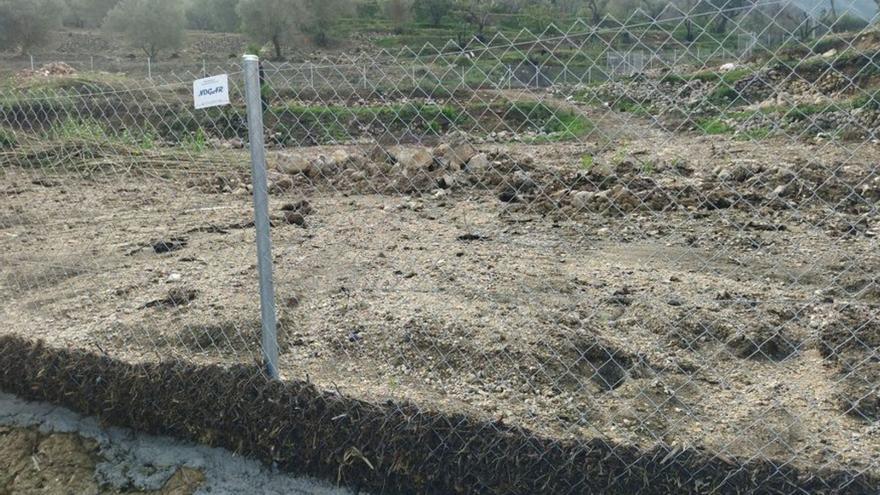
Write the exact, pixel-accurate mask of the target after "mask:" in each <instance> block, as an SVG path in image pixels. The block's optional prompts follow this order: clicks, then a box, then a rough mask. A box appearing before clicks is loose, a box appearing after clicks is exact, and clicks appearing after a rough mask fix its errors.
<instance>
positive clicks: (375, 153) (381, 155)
mask: <svg viewBox="0 0 880 495" xmlns="http://www.w3.org/2000/svg"><path fill="white" fill-rule="evenodd" d="M368 158H369V159H370V161H373V162H375V163H384V164H388V165H391V164H393V163H394V162H395V161H396V160H395V158H394V155H393V154H392V153H390V152H389V151H388V150H387V149H385V148H384V147H382V146H381V145H378V144H377V145H376V146H373V148H372V149H371V150H370V153H369V155H368Z"/></svg>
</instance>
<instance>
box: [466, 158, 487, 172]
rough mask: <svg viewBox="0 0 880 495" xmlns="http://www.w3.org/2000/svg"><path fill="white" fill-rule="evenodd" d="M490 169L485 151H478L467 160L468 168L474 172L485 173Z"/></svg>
mask: <svg viewBox="0 0 880 495" xmlns="http://www.w3.org/2000/svg"><path fill="white" fill-rule="evenodd" d="M488 169H489V158H488V157H487V156H486V154H485V153H478V154H476V155H474V156H472V157H471V159H470V160H468V162H467V167H466V170H467V171H468V172H470V173H472V174H478V175H481V174H484V173H486V171H487V170H488Z"/></svg>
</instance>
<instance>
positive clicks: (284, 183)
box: [268, 172, 293, 194]
mask: <svg viewBox="0 0 880 495" xmlns="http://www.w3.org/2000/svg"><path fill="white" fill-rule="evenodd" d="M268 179H269V192H270V193H273V194H277V193H282V192H285V191H289V190H290V189H292V188H293V179H291V178H290V177H289V176H286V175H283V174H280V173H278V172H269V174H268Z"/></svg>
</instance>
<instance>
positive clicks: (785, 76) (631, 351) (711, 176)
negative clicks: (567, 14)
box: [0, 51, 880, 474]
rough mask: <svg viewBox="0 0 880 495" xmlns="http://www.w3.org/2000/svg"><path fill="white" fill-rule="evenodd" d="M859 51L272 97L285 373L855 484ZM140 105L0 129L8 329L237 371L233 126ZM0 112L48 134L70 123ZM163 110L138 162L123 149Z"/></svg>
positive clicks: (253, 310)
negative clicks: (409, 89) (414, 91)
mask: <svg viewBox="0 0 880 495" xmlns="http://www.w3.org/2000/svg"><path fill="white" fill-rule="evenodd" d="M865 57H867V55H866V54H865V53H862V52H858V53H843V52H841V51H838V52H836V53H832V52H828V53H826V54H823V55H820V56H817V58H813V59H810V60H806V61H805V62H804V63H803V64H800V65H799V66H798V67H797V68H796V69H792V68H789V69H788V70H786V69H785V67H784V66H781V65H768V66H766V67H762V66H757V65H743V66H735V67H728V68H726V69H724V70H723V71H721V70H719V71H711V72H710V73H688V74H684V75H682V74H674V73H659V74H646V75H640V76H637V77H634V78H631V79H627V80H621V81H617V82H611V83H606V84H603V85H601V86H596V87H578V88H568V89H566V90H563V89H560V88H555V89H553V88H551V89H549V90H545V89H540V90H530V89H515V88H514V89H509V90H497V89H495V90H492V89H482V90H479V91H474V92H468V93H467V94H464V95H459V94H455V93H454V92H450V93H449V94H447V95H446V96H445V98H444V99H438V101H435V102H430V103H429V102H427V101H425V100H419V99H418V98H415V97H413V98H412V99H407V100H406V101H405V102H403V101H397V100H393V99H391V98H390V97H389V96H388V95H387V94H382V93H380V92H379V91H377V90H374V91H373V94H372V95H366V96H361V95H358V94H356V92H355V93H354V94H348V93H346V94H345V95H344V96H343V95H341V94H337V95H336V96H337V99H336V100H332V101H323V102H321V103H322V104H321V105H319V104H318V103H317V102H316V101H314V100H308V99H305V98H300V96H302V95H301V94H299V93H297V92H296V90H295V88H294V89H291V90H290V91H289V92H284V91H282V90H280V89H279V88H277V87H276V88H273V90H274V92H275V94H274V95H273V96H272V98H271V99H270V100H271V101H269V102H268V103H267V107H268V110H271V111H267V112H266V113H267V118H266V121H267V136H268V139H267V141H268V143H267V144H268V148H269V149H268V153H267V166H268V169H269V170H268V181H269V184H268V186H269V192H270V215H271V222H272V242H273V251H272V255H273V268H274V275H275V281H276V289H277V293H276V295H277V297H276V300H277V317H278V322H279V328H278V332H279V346H280V353H281V358H280V365H281V373H282V375H283V377H285V378H297V379H306V380H308V381H310V382H312V383H314V384H316V385H318V386H319V387H321V388H322V389H326V390H332V391H335V392H337V393H339V394H345V395H348V396H352V397H355V398H359V399H364V400H367V401H371V402H380V403H388V404H391V405H393V404H397V403H403V402H413V403H415V404H417V405H419V406H420V407H423V408H426V409H436V410H442V411H446V412H454V413H464V414H467V415H472V416H475V417H479V418H481V419H485V420H488V421H493V422H496V423H499V424H506V425H514V426H518V427H523V428H526V429H527V431H529V432H534V433H535V434H536V435H538V434H539V435H543V436H547V437H550V438H554V439H563V440H568V441H575V442H587V441H590V440H598V441H608V442H610V443H611V444H612V445H630V446H636V447H638V448H645V449H647V448H651V447H652V446H655V445H658V444H663V445H668V446H671V447H672V448H675V449H679V448H682V449H683V448H687V447H697V448H699V449H702V450H705V451H708V452H711V453H713V454H716V455H717V456H718V457H719V458H721V459H727V458H737V459H770V460H772V461H774V462H778V463H779V464H785V465H787V466H796V467H803V468H806V469H810V470H814V469H815V470H819V469H845V470H850V471H854V472H855V471H857V472H866V473H874V474H876V473H878V471H880V466H878V464H877V460H876V459H875V458H876V456H875V455H874V453H875V452H877V451H878V449H880V429H878V418H880V394H878V389H877V383H878V381H880V375H878V373H880V368H878V366H877V358H878V355H880V340H878V334H880V328H878V324H877V322H878V316H880V285H878V282H877V273H880V255H878V253H880V251H878V249H877V248H878V245H877V238H878V237H877V235H878V223H877V222H878V214H877V212H878V205H880V170H878V166H877V164H878V163H880V149H878V147H877V143H876V142H875V141H874V140H873V138H872V136H873V132H874V131H873V129H874V126H875V122H876V110H875V105H874V104H873V103H872V102H873V100H872V99H871V98H868V99H867V100H865V99H863V97H864V95H865V94H869V92H870V91H871V88H872V87H873V84H874V78H875V75H874V74H873V72H871V71H866V70H860V69H859V67H860V65H859V64H861V67H862V68H863V69H864V67H865V66H866V64H865V60H873V58H870V57H869V58H868V59H866V58H865ZM871 57H873V56H871ZM870 65H873V64H872V63H871V64H867V66H870ZM184 89H185V90H186V91H188V88H184ZM566 91H569V93H566ZM156 94H157V95H158V96H156V97H155V101H158V103H155V104H154V107H153V108H149V107H148V106H144V105H129V106H118V105H117V104H116V103H117V102H116V101H115V100H110V99H109V98H104V99H103V100H102V105H103V106H97V107H89V108H87V109H83V108H76V110H75V111H76V112H77V113H78V114H79V115H80V116H82V112H86V111H87V112H90V115H98V116H99V117H101V118H103V119H104V122H111V123H112V124H113V125H111V126H109V127H110V129H103V128H100V127H99V128H98V129H95V128H93V127H88V126H87V125H83V124H82V123H81V122H79V123H78V124H80V127H77V126H70V127H72V128H73V131H75V132H68V133H67V134H61V133H54V134H53V133H52V132H48V133H47V135H46V136H41V135H39V129H38V126H36V125H34V126H33V127H32V128H24V126H21V127H19V128H16V129H13V131H14V133H12V132H10V134H9V135H10V136H11V138H9V139H8V140H7V141H5V144H4V146H3V151H2V153H0V171H2V182H0V185H2V188H0V197H2V198H3V201H2V202H0V260H2V262H0V301H2V302H0V318H2V320H3V321H4V322H5V323H6V327H5V330H4V331H5V332H8V333H10V334H14V335H19V336H25V337H27V338H30V339H43V340H45V341H46V343H47V345H50V346H55V347H64V348H74V349H85V350H88V351H90V352H94V353H96V354H98V355H106V356H110V357H113V358H119V359H123V360H126V361H130V362H133V363H143V362H147V361H149V362H152V361H157V360H160V359H181V360H186V361H187V362H192V363H198V364H221V365H230V364H234V363H254V362H258V361H259V360H260V359H261V357H260V350H259V341H260V331H261V324H260V319H259V314H260V312H259V307H258V298H257V297H256V296H255V294H257V274H256V262H255V260H254V258H255V256H254V251H255V250H254V240H255V239H254V236H255V232H254V229H253V212H252V195H251V192H252V191H251V186H250V165H249V161H248V154H247V151H246V150H245V144H244V131H246V126H244V124H243V121H242V117H241V108H240V107H237V106H235V105H233V106H231V107H228V108H227V109H224V110H222V111H221V110H216V111H214V112H213V113H212V112H202V113H192V112H191V111H190V110H189V109H188V107H185V106H182V104H180V101H182V99H181V94H180V93H167V94H166V93H156ZM77 96H78V97H80V96H81V97H83V98H85V99H88V98H91V97H92V96H91V94H90V93H86V94H84V95H77ZM150 96H155V95H154V94H153V93H150ZM163 98H165V99H167V101H166V100H165V99H163ZM108 101H109V102H110V103H111V104H108V103H107V102H108ZM454 101H459V102H461V103H462V105H459V106H458V107H455V108H450V107H449V106H448V104H449V103H450V102H454ZM497 102H503V105H502V106H499V105H497ZM13 103H14V104H10V105H9V106H8V107H2V108H0V110H3V111H5V112H6V114H5V115H13V116H15V115H21V114H24V113H25V112H28V111H30V112H32V114H33V115H41V117H40V119H41V120H40V124H41V125H43V126H44V127H45V128H49V129H55V128H57V127H61V128H62V130H63V129H64V125H65V123H66V122H67V121H66V120H65V119H63V118H61V117H65V116H69V115H70V114H71V113H72V112H73V111H72V110H71V109H70V108H71V107H69V106H64V105H56V106H51V105H47V104H43V103H32V102H31V101H29V100H27V99H25V101H24V103H22V102H13ZM166 104H167V105H166ZM16 105H18V106H16ZM493 105H494V106H493ZM47 108H48V109H51V111H47V110H46V109H47ZM108 109H111V110H113V111H112V112H111V111H108ZM16 112H18V113H16ZM53 112H57V113H53ZM795 112H798V115H802V116H803V117H802V118H797V119H792V118H789V117H790V116H791V115H793V114H794V113H795ZM839 112H842V113H839ZM169 115H173V116H174V117H175V118H174V119H173V120H174V122H173V125H168V126H167V127H165V128H159V127H158V126H156V127H154V129H155V130H156V132H157V134H159V135H158V136H151V138H153V137H154V138H155V139H151V140H149V142H147V143H146V144H145V143H144V142H143V141H139V140H137V139H132V138H131V136H127V137H125V139H123V138H122V137H121V136H126V135H125V134H124V132H123V131H127V130H131V129H143V128H144V127H148V126H147V125H146V124H145V123H153V122H154V121H153V120H150V119H152V118H156V117H157V116H159V117H162V118H167V117H168V116H169ZM428 117H430V118H428ZM477 117H478V118H477ZM750 119H752V120H754V121H755V122H759V124H755V125H756V126H757V127H749V126H752V124H750V123H748V122H751V121H752V120H750ZM762 119H763V120H762ZM840 119H844V120H840ZM848 119H849V120H848ZM853 119H854V120H853ZM9 121H12V119H9ZM16 122H17V121H16ZM160 122H165V120H161V121H160ZM132 123H135V124H139V126H138V125H133V124H132ZM848 126H849V127H848ZM82 127H84V128H85V129H86V130H87V131H88V132H84V131H83V130H82ZM573 129H575V130H576V131H577V132H574V130H573ZM68 130H69V129H68ZM196 131H198V133H197V132H196ZM59 135H60V136H63V137H65V139H57V137H58V136H59ZM96 136H97V138H96ZM196 137H197V138H198V139H196ZM25 138H27V139H25ZM389 401H390V402H389Z"/></svg>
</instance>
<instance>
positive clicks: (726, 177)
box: [718, 163, 754, 182]
mask: <svg viewBox="0 0 880 495" xmlns="http://www.w3.org/2000/svg"><path fill="white" fill-rule="evenodd" d="M753 174H754V172H753V171H752V169H751V168H749V167H748V166H746V165H745V164H742V163H737V164H735V165H732V166H730V167H727V168H722V169H721V170H720V171H719V172H718V180H720V181H724V182H743V181H745V180H746V179H748V178H750V177H751V176H752V175H753Z"/></svg>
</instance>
